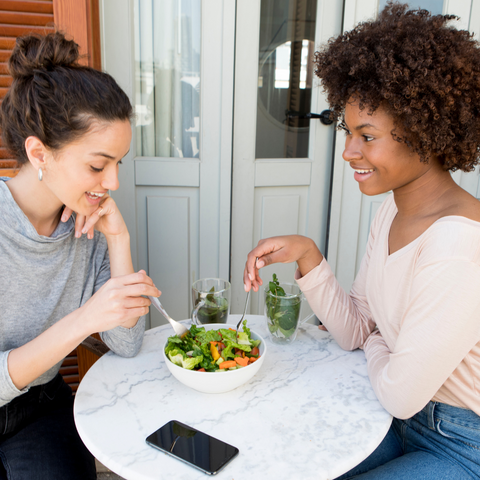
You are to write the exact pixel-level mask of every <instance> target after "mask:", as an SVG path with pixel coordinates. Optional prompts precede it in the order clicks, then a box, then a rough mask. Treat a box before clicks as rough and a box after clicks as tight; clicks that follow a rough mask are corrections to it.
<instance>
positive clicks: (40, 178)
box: [38, 168, 43, 182]
mask: <svg viewBox="0 0 480 480" xmlns="http://www.w3.org/2000/svg"><path fill="white" fill-rule="evenodd" d="M42 180H43V172H42V169H41V168H39V169H38V181H39V182H41V181H42Z"/></svg>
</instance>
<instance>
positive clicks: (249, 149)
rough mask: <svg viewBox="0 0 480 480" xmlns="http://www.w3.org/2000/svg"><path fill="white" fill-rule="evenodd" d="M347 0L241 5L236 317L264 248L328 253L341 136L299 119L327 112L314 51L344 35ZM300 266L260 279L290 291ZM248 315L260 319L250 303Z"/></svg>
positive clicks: (257, 300)
mask: <svg viewBox="0 0 480 480" xmlns="http://www.w3.org/2000/svg"><path fill="white" fill-rule="evenodd" d="M342 16H343V0H333V1H332V0H241V1H239V2H237V24H236V25H237V28H236V50H235V103H234V138H233V186H232V257H231V282H232V311H233V312H236V313H238V312H241V311H242V310H243V307H244V303H245V292H244V290H243V269H244V265H245V260H246V255H247V253H248V252H249V251H250V250H251V249H252V248H253V247H254V246H255V245H256V244H257V242H258V240H259V239H261V238H265V237H270V236H273V235H285V234H301V235H306V236H309V237H311V238H312V239H314V240H315V241H316V243H317V244H318V245H319V246H320V248H322V250H325V248H324V247H325V245H326V238H327V230H328V214H329V198H330V183H331V165H332V159H333V142H334V138H335V128H334V126H333V125H329V126H327V125H323V124H322V123H321V122H320V121H319V120H318V119H311V120H303V119H299V118H298V117H295V116H293V115H294V114H295V113H301V114H306V113H310V112H313V113H317V114H319V113H321V112H322V111H323V110H326V109H327V108H328V106H327V103H326V100H325V97H324V95H323V94H322V92H321V88H320V87H319V86H318V85H319V83H318V80H317V79H316V77H315V76H314V75H313V62H312V60H313V52H314V51H315V50H316V49H318V47H319V46H320V45H321V44H322V43H324V42H326V41H327V40H328V39H329V38H330V37H332V36H334V35H338V34H340V33H341V27H342ZM294 271H295V265H293V264H290V265H274V266H271V267H267V268H265V269H263V270H262V278H263V280H264V282H266V281H268V280H269V279H271V276H272V273H273V272H275V273H276V274H277V276H278V277H279V278H280V280H281V281H282V282H293V275H294ZM250 306H251V308H250V311H251V313H263V298H262V295H261V294H253V295H252V299H251V303H250Z"/></svg>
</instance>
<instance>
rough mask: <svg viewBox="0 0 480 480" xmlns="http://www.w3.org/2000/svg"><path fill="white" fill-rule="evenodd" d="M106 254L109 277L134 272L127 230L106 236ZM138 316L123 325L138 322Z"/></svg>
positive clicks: (129, 325) (132, 325)
mask: <svg viewBox="0 0 480 480" xmlns="http://www.w3.org/2000/svg"><path fill="white" fill-rule="evenodd" d="M106 239H107V245H108V254H109V256H110V272H111V277H112V278H115V277H120V276H122V275H128V274H130V273H133V272H134V269H133V263H132V254H131V251H130V235H129V233H128V231H127V232H126V233H124V234H121V235H110V236H107V237H106ZM138 319H139V317H134V318H132V319H131V320H130V321H129V322H127V323H125V324H124V325H123V326H124V327H125V328H132V327H134V326H135V325H136V324H137V322H138Z"/></svg>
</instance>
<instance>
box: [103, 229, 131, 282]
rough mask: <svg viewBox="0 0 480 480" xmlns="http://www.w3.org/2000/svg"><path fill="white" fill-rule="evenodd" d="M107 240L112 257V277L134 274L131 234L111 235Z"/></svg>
mask: <svg viewBox="0 0 480 480" xmlns="http://www.w3.org/2000/svg"><path fill="white" fill-rule="evenodd" d="M106 239H107V245H108V254H109V256H110V272H111V277H112V278H115V277H120V276H122V275H128V274H130V273H133V272H134V270H133V263H132V254H131V251H130V235H129V233H128V232H126V233H124V234H121V235H110V236H107V237H106Z"/></svg>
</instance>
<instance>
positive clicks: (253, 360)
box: [248, 357, 258, 363]
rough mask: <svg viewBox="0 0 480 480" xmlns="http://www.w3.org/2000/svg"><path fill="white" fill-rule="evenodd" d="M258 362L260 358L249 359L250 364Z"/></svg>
mask: <svg viewBox="0 0 480 480" xmlns="http://www.w3.org/2000/svg"><path fill="white" fill-rule="evenodd" d="M257 360H258V358H255V357H250V358H249V359H248V361H249V362H250V363H253V362H256V361H257Z"/></svg>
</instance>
